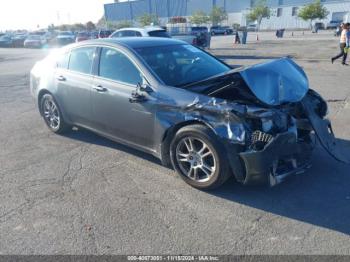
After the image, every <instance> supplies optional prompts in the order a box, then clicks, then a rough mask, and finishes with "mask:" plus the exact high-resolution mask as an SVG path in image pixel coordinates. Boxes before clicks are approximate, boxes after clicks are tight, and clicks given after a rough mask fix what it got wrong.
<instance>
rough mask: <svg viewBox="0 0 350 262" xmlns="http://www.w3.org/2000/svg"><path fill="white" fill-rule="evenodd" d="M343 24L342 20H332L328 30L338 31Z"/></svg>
mask: <svg viewBox="0 0 350 262" xmlns="http://www.w3.org/2000/svg"><path fill="white" fill-rule="evenodd" d="M342 22H343V21H342V20H332V21H330V22H329V23H328V24H327V29H337V27H338V26H339V25H340V24H341V23H342Z"/></svg>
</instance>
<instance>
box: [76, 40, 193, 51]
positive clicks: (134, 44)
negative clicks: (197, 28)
mask: <svg viewBox="0 0 350 262" xmlns="http://www.w3.org/2000/svg"><path fill="white" fill-rule="evenodd" d="M86 44H96V45H104V44H106V45H122V46H125V47H129V48H131V49H134V48H141V47H153V46H169V45H183V44H187V43H186V42H184V41H181V40H177V39H172V38H165V37H164V38H163V37H120V38H104V39H94V40H89V41H84V42H82V43H78V44H74V45H75V47H78V46H80V45H81V46H83V45H86Z"/></svg>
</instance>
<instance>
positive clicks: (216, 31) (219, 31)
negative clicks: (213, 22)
mask: <svg viewBox="0 0 350 262" xmlns="http://www.w3.org/2000/svg"><path fill="white" fill-rule="evenodd" d="M210 34H211V35H224V34H226V29H225V28H223V27H221V26H212V27H211V28H210Z"/></svg>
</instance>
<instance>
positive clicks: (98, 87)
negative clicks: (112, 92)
mask: <svg viewBox="0 0 350 262" xmlns="http://www.w3.org/2000/svg"><path fill="white" fill-rule="evenodd" d="M93 89H95V90H96V91H97V92H99V93H103V92H107V91H108V89H107V88H105V87H103V86H101V85H98V86H94V87H93Z"/></svg>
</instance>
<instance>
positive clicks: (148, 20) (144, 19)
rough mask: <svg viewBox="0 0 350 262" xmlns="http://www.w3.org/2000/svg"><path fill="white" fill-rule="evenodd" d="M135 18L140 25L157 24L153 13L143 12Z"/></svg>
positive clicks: (156, 18)
mask: <svg viewBox="0 0 350 262" xmlns="http://www.w3.org/2000/svg"><path fill="white" fill-rule="evenodd" d="M137 20H138V22H139V23H140V24H141V26H147V25H151V24H153V25H158V24H159V21H158V17H157V16H156V15H155V14H143V15H142V16H140V17H138V18H137Z"/></svg>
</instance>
